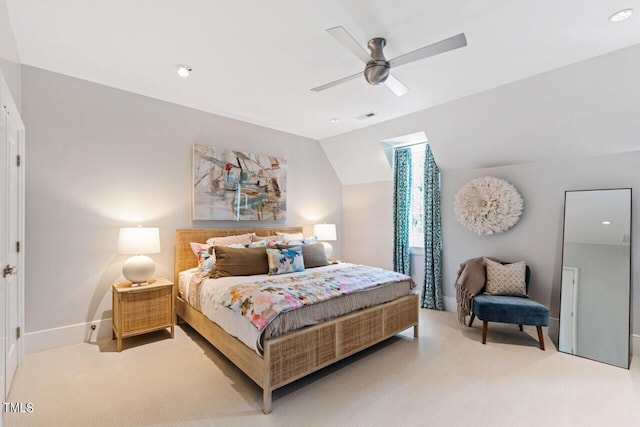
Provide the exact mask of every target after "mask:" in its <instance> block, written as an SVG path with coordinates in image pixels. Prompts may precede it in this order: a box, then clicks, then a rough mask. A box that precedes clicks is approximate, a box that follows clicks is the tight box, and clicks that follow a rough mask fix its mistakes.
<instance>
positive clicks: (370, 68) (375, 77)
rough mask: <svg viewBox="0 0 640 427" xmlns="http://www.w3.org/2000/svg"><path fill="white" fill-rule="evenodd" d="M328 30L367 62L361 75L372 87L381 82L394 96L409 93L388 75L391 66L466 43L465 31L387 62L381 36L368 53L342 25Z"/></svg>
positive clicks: (374, 40) (371, 41)
mask: <svg viewBox="0 0 640 427" xmlns="http://www.w3.org/2000/svg"><path fill="white" fill-rule="evenodd" d="M327 33H329V34H330V35H331V36H332V37H333V38H334V39H336V41H337V42H338V43H340V44H341V45H343V46H344V47H345V48H347V49H348V50H349V51H351V53H353V54H354V55H355V56H357V57H358V58H360V60H361V61H362V62H364V63H365V64H366V65H365V68H364V78H365V80H366V81H367V82H369V83H370V84H371V85H374V86H375V85H379V84H384V85H385V86H387V87H388V88H389V90H391V91H392V92H393V93H394V94H396V95H397V96H402V95H404V94H406V93H407V92H409V88H408V87H407V86H405V85H404V84H403V83H402V82H401V81H400V80H398V79H397V78H396V77H394V76H393V74H391V67H398V66H400V65H404V64H408V63H409V62H413V61H417V60H420V59H424V58H427V57H429V56H434V55H438V54H440V53H444V52H448V51H450V50H454V49H458V48H461V47H464V46H466V45H467V38H466V37H465V35H464V33H461V34H458V35H456V36H453V37H449V38H447V39H444V40H440V41H439V42H436V43H433V44H430V45H427V46H424V47H422V48H420V49H416V50H414V51H412V52H409V53H406V54H404V55H400V56H398V57H396V58H394V59H391V60H388V61H387V59H386V58H385V57H384V54H383V52H382V51H383V49H384V47H385V45H386V43H387V41H386V39H384V38H382V37H375V38H372V39H371V40H369V42H368V43H367V47H368V48H369V51H370V53H367V51H366V50H365V49H364V48H363V47H362V46H361V45H360V43H358V42H357V41H356V39H354V38H353V36H352V35H351V34H349V33H348V32H347V30H345V29H344V28H343V27H333V28H329V29H328V30H327ZM361 75H362V73H357V74H352V75H350V76H347V77H343V78H341V79H339V80H335V81H333V82H330V83H327V84H324V85H322V86H318V87H314V88H312V89H311V90H312V91H314V92H320V91H323V90H325V89H329V88H330V87H333V86H337V85H339V84H342V83H346V82H348V81H351V80H354V79H356V78H358V77H360V76H361Z"/></svg>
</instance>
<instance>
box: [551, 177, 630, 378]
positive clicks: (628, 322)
mask: <svg viewBox="0 0 640 427" xmlns="http://www.w3.org/2000/svg"><path fill="white" fill-rule="evenodd" d="M614 190H629V236H630V241H629V271H628V277H629V279H628V289H627V294H628V298H627V300H628V313H629V315H628V319H627V331H626V332H627V340H626V341H627V358H626V365H625V366H621V365H617V364H613V363H609V362H606V361H601V360H597V359H593V358H590V357H586V356H582V355H580V354H576V353H572V352H568V351H564V350H561V349H560V333H561V330H562V274H563V268H564V261H565V243H566V242H565V240H566V234H567V233H566V228H567V224H566V220H567V218H566V216H567V194H568V193H586V192H590V191H614ZM632 235H633V189H632V188H631V187H619V188H598V189H587V190H566V191H565V192H564V205H563V215H562V248H561V249H562V254H561V262H560V301H559V306H558V351H559V352H562V353H565V354H571V355H573V356H578V357H583V358H585V359H588V360H594V361H597V362H600V363H606V364H609V365H611V366H617V367H621V368H625V369H629V367H630V365H631V352H632V348H631V346H632V342H631V333H632V330H631V328H632V325H631V310H632V301H631V296H632V295H631V292H632V291H631V288H632V286H633V282H632V279H633V277H632V271H633V248H632V245H633V238H632V237H631V236H632Z"/></svg>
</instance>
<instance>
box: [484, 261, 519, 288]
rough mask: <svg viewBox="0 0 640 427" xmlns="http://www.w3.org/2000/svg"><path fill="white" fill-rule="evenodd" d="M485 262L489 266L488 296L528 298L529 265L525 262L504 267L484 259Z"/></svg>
mask: <svg viewBox="0 0 640 427" xmlns="http://www.w3.org/2000/svg"><path fill="white" fill-rule="evenodd" d="M484 262H485V264H486V265H487V286H486V289H485V293H486V294H488V295H509V296H517V297H526V296H527V287H526V282H525V272H526V269H527V265H526V263H525V262H524V261H519V262H514V263H511V264H504V265H503V264H500V263H499V262H495V261H492V260H490V259H489V258H484Z"/></svg>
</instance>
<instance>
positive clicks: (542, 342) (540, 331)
mask: <svg viewBox="0 0 640 427" xmlns="http://www.w3.org/2000/svg"><path fill="white" fill-rule="evenodd" d="M536 329H537V330H538V340H539V341H540V349H541V350H544V337H543V336H542V326H536Z"/></svg>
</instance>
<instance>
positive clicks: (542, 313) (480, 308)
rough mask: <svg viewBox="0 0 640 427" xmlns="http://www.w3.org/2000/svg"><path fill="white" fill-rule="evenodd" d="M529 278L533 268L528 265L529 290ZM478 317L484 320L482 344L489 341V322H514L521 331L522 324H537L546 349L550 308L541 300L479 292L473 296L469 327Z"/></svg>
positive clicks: (539, 335)
mask: <svg viewBox="0 0 640 427" xmlns="http://www.w3.org/2000/svg"><path fill="white" fill-rule="evenodd" d="M529 279H531V270H530V269H529V266H527V268H526V273H525V283H526V288H527V292H528V291H529ZM476 317H477V318H478V319H480V320H482V344H486V343H487V329H488V323H489V322H500V323H513V324H516V325H518V326H520V331H522V325H531V326H535V327H536V329H537V330H538V340H539V341H540V349H542V350H544V338H543V337H542V327H543V326H549V309H548V308H547V307H545V306H544V305H542V304H540V303H539V302H535V301H533V300H531V299H529V298H524V297H514V296H502V295H485V294H479V295H476V296H475V297H474V298H473V306H472V309H471V319H470V320H469V327H471V325H472V324H473V320H474V319H475V318H476Z"/></svg>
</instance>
